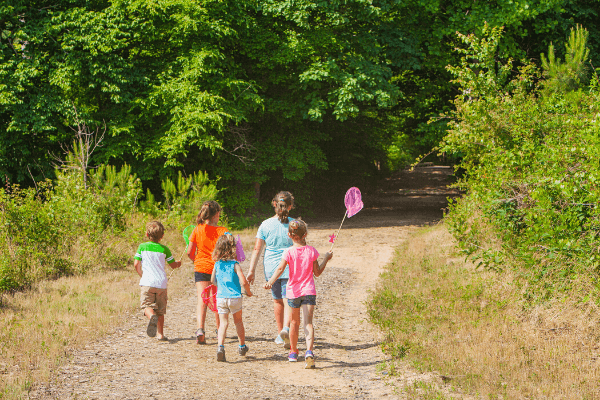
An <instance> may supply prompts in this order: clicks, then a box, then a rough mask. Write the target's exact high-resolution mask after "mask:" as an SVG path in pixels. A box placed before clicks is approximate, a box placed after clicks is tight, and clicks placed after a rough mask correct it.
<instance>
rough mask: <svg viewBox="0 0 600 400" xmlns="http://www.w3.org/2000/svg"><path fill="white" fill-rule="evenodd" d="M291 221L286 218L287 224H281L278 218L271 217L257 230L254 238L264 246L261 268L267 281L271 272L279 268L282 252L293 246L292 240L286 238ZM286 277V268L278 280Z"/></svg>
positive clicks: (291, 219)
mask: <svg viewBox="0 0 600 400" xmlns="http://www.w3.org/2000/svg"><path fill="white" fill-rule="evenodd" d="M291 221H294V219H293V218H288V223H287V224H282V223H281V222H279V218H277V217H272V218H269V219H267V220H264V221H263V223H262V224H260V227H259V228H258V233H257V234H256V238H257V239H262V240H264V241H265V244H266V249H265V256H264V259H263V266H264V270H265V279H266V280H267V281H268V280H269V279H271V276H273V272H275V269H276V268H277V267H278V266H279V263H280V262H281V256H282V255H283V251H284V250H285V249H287V248H288V247H290V246H291V245H293V244H294V242H292V239H290V237H289V236H288V229H289V227H290V224H289V222H291ZM288 276H289V275H288V267H286V268H285V271H284V272H283V274H282V275H281V276H280V277H279V278H280V279H281V278H286V279H287V278H288Z"/></svg>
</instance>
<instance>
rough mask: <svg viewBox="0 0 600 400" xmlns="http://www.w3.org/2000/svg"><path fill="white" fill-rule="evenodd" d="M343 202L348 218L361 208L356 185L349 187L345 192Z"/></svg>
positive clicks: (360, 199) (360, 197)
mask: <svg viewBox="0 0 600 400" xmlns="http://www.w3.org/2000/svg"><path fill="white" fill-rule="evenodd" d="M344 204H345V205H346V210H348V213H347V215H348V218H350V217H351V216H353V215H355V214H356V213H357V212H359V211H360V210H362V208H363V206H364V205H363V202H362V196H361V194H360V190H359V189H358V188H357V187H351V188H350V189H348V191H347V192H346V197H345V198H344Z"/></svg>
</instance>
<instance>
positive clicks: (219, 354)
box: [217, 346, 225, 361]
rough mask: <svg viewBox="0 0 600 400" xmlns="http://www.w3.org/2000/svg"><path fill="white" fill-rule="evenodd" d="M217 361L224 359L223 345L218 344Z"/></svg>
mask: <svg viewBox="0 0 600 400" xmlns="http://www.w3.org/2000/svg"><path fill="white" fill-rule="evenodd" d="M217 361H225V346H219V350H217Z"/></svg>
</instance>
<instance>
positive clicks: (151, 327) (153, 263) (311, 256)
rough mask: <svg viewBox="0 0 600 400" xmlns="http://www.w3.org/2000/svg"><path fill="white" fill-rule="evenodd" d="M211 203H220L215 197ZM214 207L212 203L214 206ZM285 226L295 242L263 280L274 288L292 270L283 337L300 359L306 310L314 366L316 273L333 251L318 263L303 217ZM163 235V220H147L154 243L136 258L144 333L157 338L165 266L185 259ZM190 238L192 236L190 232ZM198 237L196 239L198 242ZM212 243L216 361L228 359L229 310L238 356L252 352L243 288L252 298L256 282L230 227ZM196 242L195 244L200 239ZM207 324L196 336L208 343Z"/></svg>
mask: <svg viewBox="0 0 600 400" xmlns="http://www.w3.org/2000/svg"><path fill="white" fill-rule="evenodd" d="M207 203H209V202H207ZM210 203H216V202H214V201H211V202H210ZM205 206H207V204H206V203H205V204H204V205H203V209H205V208H206V207H205ZM212 206H213V207H214V205H212ZM216 207H218V209H219V211H220V206H218V204H217V205H216ZM290 208H291V207H290ZM201 226H202V225H201V224H199V225H198V227H201ZM286 226H289V228H288V232H287V235H288V236H289V238H290V239H291V242H292V243H293V244H292V246H291V247H289V248H287V249H286V250H285V251H284V252H283V254H282V257H281V260H280V262H279V265H278V266H277V268H276V269H275V271H274V272H273V273H272V275H271V276H270V277H268V278H269V279H268V281H267V283H265V285H264V288H265V289H272V287H273V285H274V284H275V283H276V282H277V281H278V280H279V278H280V276H281V275H282V274H283V273H284V271H287V270H288V269H289V277H288V279H286V280H285V281H287V282H286V283H285V286H286V287H285V289H284V293H285V299H286V300H287V304H286V306H289V307H290V308H291V313H290V314H291V315H290V320H289V328H287V327H286V328H284V329H282V330H281V334H280V336H281V337H283V338H284V339H285V340H284V343H285V345H286V348H289V349H290V351H289V355H288V360H289V361H290V362H295V361H297V360H298V353H299V352H298V336H299V326H300V308H302V309H303V313H304V330H305V334H306V345H307V350H306V353H305V357H304V360H305V363H306V365H305V367H306V368H314V367H315V361H314V353H313V346H314V328H313V324H312V318H313V314H314V307H315V305H316V294H317V293H316V288H315V282H314V277H315V276H316V277H318V276H319V275H321V273H322V272H323V270H324V268H325V265H326V264H327V262H328V261H329V260H330V259H331V257H332V256H333V254H332V253H331V252H328V253H326V254H325V256H324V258H323V261H322V262H321V263H320V264H319V262H318V260H317V259H318V257H319V253H318V252H317V250H316V249H315V248H314V247H312V246H307V245H306V236H307V234H308V230H307V226H306V223H305V222H304V221H302V220H291V221H288V222H287V223H286ZM197 229H198V228H197ZM219 233H221V232H219ZM163 235H164V227H163V225H162V224H161V223H160V222H158V221H153V222H150V223H148V225H147V227H146V236H147V237H148V239H149V240H150V241H149V242H146V243H142V244H141V245H140V246H139V247H138V250H137V252H136V254H135V257H134V260H135V261H134V267H135V269H136V271H137V272H138V274H139V275H140V277H141V279H140V287H141V297H140V300H141V308H142V310H143V312H144V315H145V316H146V317H147V318H148V319H149V322H148V327H147V331H146V332H147V334H148V336H150V337H156V336H158V339H159V340H167V339H166V337H165V335H164V332H163V327H164V315H165V313H166V306H167V276H166V271H165V268H166V264H167V263H169V265H170V266H171V268H179V267H180V266H181V261H175V260H174V258H173V256H172V254H171V252H170V250H169V249H168V248H167V247H166V246H164V245H162V244H160V241H161V239H162V237H163ZM192 237H194V236H193V235H192ZM198 241H199V240H197V239H196V242H198ZM190 242H192V238H190ZM211 242H212V243H214V249H213V250H212V260H213V261H214V267H213V268H212V272H211V275H210V281H211V282H212V283H214V284H216V285H217V287H218V289H217V295H216V298H217V312H218V320H217V327H218V349H217V361H225V360H226V358H225V347H224V342H225V335H226V332H227V328H228V324H229V314H232V315H233V321H234V323H235V326H236V330H237V336H238V339H239V348H238V354H240V355H241V356H245V355H246V353H247V352H248V346H247V345H246V343H245V329H244V324H243V321H242V293H243V292H242V286H243V287H244V290H245V294H246V295H247V296H249V297H250V296H252V290H251V288H250V284H249V282H248V281H250V282H253V281H254V270H253V268H251V269H250V271H249V279H246V277H245V276H244V273H243V271H242V269H241V267H240V264H239V263H238V261H237V260H236V242H235V238H234V237H233V235H231V234H230V233H229V232H227V231H226V230H225V231H223V233H222V234H219V235H218V237H217V238H216V241H214V240H213V241H211ZM194 244H195V245H196V244H197V243H194ZM205 250H206V249H205ZM198 251H199V250H198ZM288 266H289V268H288ZM250 274H251V275H250ZM196 283H197V284H198V283H199V281H198V279H196ZM202 283H203V284H202V285H201V286H202V287H204V286H206V285H205V284H204V283H205V282H204V278H203V279H202ZM286 289H287V290H286ZM274 298H275V297H274ZM203 322H204V321H202V328H199V329H198V330H197V332H196V335H197V338H199V336H198V335H202V341H200V339H198V343H203V342H204V329H203V325H204V324H203ZM199 323H200V322H199ZM200 331H201V332H200ZM278 339H279V337H278Z"/></svg>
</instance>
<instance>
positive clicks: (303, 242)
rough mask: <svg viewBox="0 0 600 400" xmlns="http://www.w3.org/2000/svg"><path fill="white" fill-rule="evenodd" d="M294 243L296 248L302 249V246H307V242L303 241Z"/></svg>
mask: <svg viewBox="0 0 600 400" xmlns="http://www.w3.org/2000/svg"><path fill="white" fill-rule="evenodd" d="M293 242H294V246H296V247H302V246H306V240H304V239H302V240H301V241H299V242H297V241H295V240H293Z"/></svg>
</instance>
